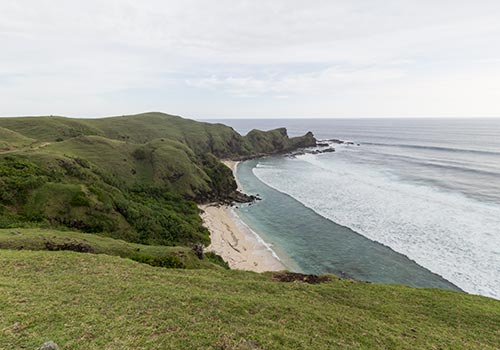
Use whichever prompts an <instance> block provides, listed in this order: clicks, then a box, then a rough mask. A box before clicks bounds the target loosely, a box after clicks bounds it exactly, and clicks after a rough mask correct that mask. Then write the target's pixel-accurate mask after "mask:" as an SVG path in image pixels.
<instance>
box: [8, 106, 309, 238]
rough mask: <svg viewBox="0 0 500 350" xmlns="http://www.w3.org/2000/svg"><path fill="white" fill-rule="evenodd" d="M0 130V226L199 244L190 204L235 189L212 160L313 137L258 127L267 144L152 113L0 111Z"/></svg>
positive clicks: (203, 233)
mask: <svg viewBox="0 0 500 350" xmlns="http://www.w3.org/2000/svg"><path fill="white" fill-rule="evenodd" d="M253 133H254V134H255V132H253ZM0 135H6V137H5V140H6V141H5V143H6V144H7V142H8V144H9V147H10V148H8V149H7V150H4V151H3V152H0V185H1V186H0V199H1V202H0V228H2V227H3V228H12V227H45V228H56V229H61V228H69V229H71V230H77V231H82V232H91V233H100V234H104V235H107V236H109V237H113V238H119V239H124V240H127V241H129V242H134V243H142V244H159V245H184V246H190V245H192V244H195V243H200V244H205V245H207V244H208V242H209V238H208V231H207V230H206V229H205V228H204V227H203V226H202V223H201V220H200V218H199V215H198V208H197V206H196V204H195V202H207V201H215V200H224V199H226V198H232V195H233V194H234V192H235V190H236V183H235V181H234V178H233V176H232V173H231V171H230V170H229V169H228V168H227V167H225V166H224V165H223V164H222V163H221V162H220V160H219V158H220V157H233V158H238V157H248V156H252V155H257V154H261V153H263V152H265V153H275V152H282V151H286V150H291V149H294V148H296V147H298V146H307V145H312V144H313V143H315V140H314V137H312V135H311V134H308V135H306V136H304V137H302V138H292V139H290V138H288V136H287V135H286V131H284V129H280V131H270V132H260V133H259V135H261V137H263V138H266V140H267V139H268V141H269V142H266V143H265V146H263V147H260V146H259V142H258V140H256V139H255V137H253V136H251V135H249V136H246V137H245V136H241V135H239V134H238V133H237V132H235V131H234V130H233V129H232V128H230V127H227V126H224V125H222V124H209V123H200V122H195V121H192V120H186V119H183V118H180V117H176V116H171V115H166V114H162V113H146V114H141V115H135V116H124V117H114V118H104V119H70V118H63V117H32V118H29V117H24V118H0ZM7 136H8V137H7ZM263 145H264V144H263ZM273 145H274V146H273ZM0 146H1V145H0Z"/></svg>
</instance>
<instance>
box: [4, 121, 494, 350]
mask: <svg viewBox="0 0 500 350" xmlns="http://www.w3.org/2000/svg"><path fill="white" fill-rule="evenodd" d="M314 144H315V140H314V137H313V135H312V134H310V133H308V134H307V135H305V136H303V137H299V138H289V137H288V135H287V133H286V130H285V129H276V130H272V131H268V132H262V131H258V130H252V131H251V132H249V133H248V134H247V135H246V136H242V135H239V134H238V133H237V132H235V131H234V130H233V129H232V128H229V127H227V126H224V125H221V124H208V123H200V122H195V121H191V120H186V119H182V118H180V117H176V116H171V115H166V114H162V113H146V114H141V115H135V116H122V117H113V118H103V119H70V118H63V117H37V118H0V266H1V268H0V296H1V298H0V310H1V312H0V349H36V348H38V347H39V346H40V345H42V344H43V343H44V342H46V341H48V340H53V341H55V342H56V343H58V344H59V345H60V346H61V349H62V350H66V349H110V350H111V349H337V348H338V349H481V350H483V349H485V350H488V349H499V348H500V342H499V339H500V302H499V301H496V300H492V299H488V298H484V297H478V296H471V295H467V294H465V293H456V292H450V291H443V290H431V289H413V288H409V287H404V286H394V285H379V284H370V283H362V282H354V281H349V280H339V279H337V278H336V277H334V276H329V277H324V276H322V277H307V278H306V277H305V276H300V275H294V274H290V273H285V272H282V273H274V274H272V273H267V274H256V273H250V272H242V271H230V270H227V265H226V264H225V263H224V262H223V261H222V260H221V259H220V257H218V256H216V255H214V254H205V255H204V256H203V255H200V254H199V251H197V250H196V249H192V248H191V245H193V244H199V243H201V244H205V245H207V244H208V243H209V236H208V231H207V230H206V229H205V228H204V227H203V226H202V222H201V219H200V217H199V212H198V207H197V206H196V202H206V201H210V200H223V199H228V198H231V196H233V195H234V194H235V190H236V184H235V181H234V178H233V176H232V173H231V171H230V169H229V168H227V167H226V166H224V165H223V164H222V163H221V162H220V158H222V157H224V158H226V157H227V158H233V159H241V158H246V157H251V156H257V155H263V154H274V153H279V152H286V151H291V150H293V149H296V148H299V147H307V146H311V145H314ZM165 267H168V269H166V268H165ZM304 278H306V279H308V281H312V282H322V283H318V284H307V283H304Z"/></svg>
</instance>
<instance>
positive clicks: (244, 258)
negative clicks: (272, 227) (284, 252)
mask: <svg viewBox="0 0 500 350" xmlns="http://www.w3.org/2000/svg"><path fill="white" fill-rule="evenodd" d="M200 209H202V210H203V211H204V212H203V213H202V214H201V218H202V219H203V223H204V225H205V227H207V228H208V230H209V231H210V239H211V244H210V246H209V247H208V248H207V251H213V252H215V253H217V254H219V255H220V256H222V258H223V259H224V261H226V262H227V263H228V264H229V267H231V268H232V269H238V270H249V271H255V272H264V271H281V270H285V269H286V268H285V266H284V265H283V264H282V263H281V261H280V260H279V259H278V258H277V257H275V256H274V255H273V252H272V251H271V250H270V249H269V248H268V247H267V246H266V245H265V243H263V242H262V241H260V240H259V239H258V238H257V236H256V235H255V234H254V233H253V232H252V231H251V230H250V229H249V228H247V227H246V226H244V225H243V224H242V223H240V222H238V221H239V219H238V218H237V217H236V215H235V214H234V213H232V212H231V208H229V207H228V206H218V205H200Z"/></svg>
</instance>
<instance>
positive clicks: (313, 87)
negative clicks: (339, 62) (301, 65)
mask: <svg viewBox="0 0 500 350" xmlns="http://www.w3.org/2000/svg"><path fill="white" fill-rule="evenodd" d="M403 76H404V72H403V71H402V70H400V69H389V68H381V69H377V68H371V67H359V68H343V67H329V68H327V69H325V70H322V71H318V72H308V73H301V74H288V75H285V76H281V77H276V76H270V77H267V78H260V79H259V78H255V77H252V76H245V77H231V76H230V77H225V78H219V77H216V76H211V77H208V78H201V79H195V80H186V83H187V84H188V85H190V86H194V87H197V88H203V89H211V90H222V91H225V92H228V93H230V94H233V95H236V96H246V97H248V96H259V95H266V94H273V95H275V96H288V95H301V94H307V95H310V94H312V95H322V94H325V93H326V94H331V93H335V92H336V91H338V90H340V89H342V90H345V89H356V87H358V86H367V85H377V84H383V83H384V82H386V81H389V80H396V79H400V78H402V77H403Z"/></svg>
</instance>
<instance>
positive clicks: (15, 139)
mask: <svg viewBox="0 0 500 350" xmlns="http://www.w3.org/2000/svg"><path fill="white" fill-rule="evenodd" d="M34 142H35V140H34V139H31V138H29V137H26V136H23V135H21V134H19V133H17V132H15V131H12V130H9V129H5V128H2V127H0V152H2V151H8V150H11V149H14V148H17V147H23V146H28V145H30V144H32V143H34Z"/></svg>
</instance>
